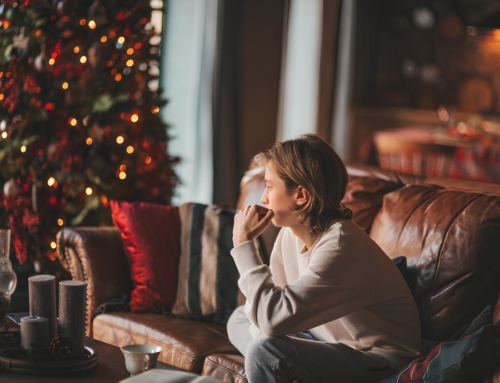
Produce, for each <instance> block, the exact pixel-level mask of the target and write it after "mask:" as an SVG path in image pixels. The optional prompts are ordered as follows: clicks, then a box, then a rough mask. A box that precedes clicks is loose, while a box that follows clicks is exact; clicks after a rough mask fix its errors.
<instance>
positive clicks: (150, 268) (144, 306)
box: [110, 201, 180, 312]
mask: <svg viewBox="0 0 500 383" xmlns="http://www.w3.org/2000/svg"><path fill="white" fill-rule="evenodd" d="M110 205H111V212H112V218H113V222H114V224H115V226H116V227H117V228H118V229H119V230H120V232H121V237H122V241H123V246H124V248H125V253H126V255H127V258H128V261H129V264H130V274H131V277H132V281H133V282H134V289H133V290H132V294H131V299H130V309H131V310H132V311H134V312H140V311H149V310H153V309H171V308H172V305H173V303H174V300H175V290H176V288H177V268H178V260H179V253H180V243H179V237H180V220H179V209H178V208H177V207H173V206H167V205H159V204H153V203H147V202H125V201H111V203H110ZM111 267H113V266H112V265H111Z"/></svg>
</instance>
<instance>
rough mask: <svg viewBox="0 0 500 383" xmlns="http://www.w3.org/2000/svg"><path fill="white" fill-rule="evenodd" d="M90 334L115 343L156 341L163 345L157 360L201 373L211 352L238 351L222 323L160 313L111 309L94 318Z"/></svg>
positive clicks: (106, 341) (116, 344)
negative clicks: (115, 310) (111, 311)
mask: <svg viewBox="0 0 500 383" xmlns="http://www.w3.org/2000/svg"><path fill="white" fill-rule="evenodd" d="M93 337H94V339H97V340H100V341H102V342H105V343H110V344H113V345H115V346H119V347H122V346H125V345H128V344H146V343H147V344H155V345H158V346H161V347H162V348H163V350H162V352H161V354H160V355H159V357H158V360H159V361H161V362H164V363H167V364H170V365H172V366H175V367H178V368H181V369H183V370H186V371H190V372H196V373H200V372H201V370H202V366H203V361H204V360H205V357H206V356H207V355H210V354H212V353H233V354H235V353H238V351H237V350H236V349H235V348H234V346H233V345H232V344H231V343H230V342H229V339H228V338H227V333H226V329H225V327H223V326H220V325H216V324H212V323H207V322H202V321H196V320H186V319H179V318H173V317H169V316H167V315H163V314H139V313H129V312H122V313H111V314H101V315H98V316H97V317H96V318H95V319H94V321H93Z"/></svg>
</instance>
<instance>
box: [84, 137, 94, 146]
mask: <svg viewBox="0 0 500 383" xmlns="http://www.w3.org/2000/svg"><path fill="white" fill-rule="evenodd" d="M92 142H94V141H92V138H90V137H88V138H87V139H86V140H85V143H86V144H87V145H92Z"/></svg>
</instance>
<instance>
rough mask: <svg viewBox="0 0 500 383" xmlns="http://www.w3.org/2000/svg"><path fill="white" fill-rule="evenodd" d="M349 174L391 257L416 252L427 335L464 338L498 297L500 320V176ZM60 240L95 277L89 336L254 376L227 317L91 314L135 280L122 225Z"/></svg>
mask: <svg viewBox="0 0 500 383" xmlns="http://www.w3.org/2000/svg"><path fill="white" fill-rule="evenodd" d="M348 173H349V177H350V181H349V185H348V189H347V193H346V197H345V200H344V202H345V204H346V205H348V206H349V207H350V208H351V209H352V210H353V213H354V216H353V219H354V221H355V222H356V223H357V224H358V225H359V226H361V227H362V228H364V229H365V230H366V231H367V232H368V233H369V234H370V236H371V237H372V238H373V239H374V240H375V241H376V242H377V243H378V244H379V245H380V246H381V247H382V249H384V250H385V252H386V253H387V255H388V256H389V257H391V258H394V257H397V256H405V257H407V262H408V274H407V281H408V284H409V285H410V288H411V290H412V292H413V294H414V296H415V299H416V302H417V305H418V308H419V311H420V317H421V324H422V334H423V337H424V338H425V339H428V340H434V341H442V340H446V339H450V338H458V337H459V336H460V335H461V334H462V333H463V332H464V330H465V329H466V328H467V326H468V325H469V324H470V323H471V322H472V321H473V319H474V318H475V317H476V316H477V315H478V314H479V313H480V312H481V311H482V310H483V309H484V308H485V307H487V306H488V305H491V304H493V305H494V304H495V302H498V303H497V304H496V309H495V312H494V320H495V321H500V301H499V292H500V185H490V184H483V183H477V182H467V181H457V180H450V179H438V178H426V177H420V176H411V175H404V174H399V173H395V172H392V171H385V170H381V169H378V168H372V167H366V166H357V165H352V166H348ZM247 182H249V184H247ZM259 182H261V181H260V179H259V175H258V174H254V175H253V176H252V177H250V178H248V177H247V179H246V180H245V179H244V183H245V185H244V186H245V188H247V189H252V188H253V187H255V185H254V183H257V184H258V183H259ZM252 183H253V184H252ZM257 187H258V186H257ZM245 188H244V189H245ZM243 194H244V193H243ZM240 201H243V202H241V203H244V201H245V195H243V196H242V199H240ZM272 235H273V234H271V235H270V236H271V237H272ZM268 240H272V238H268ZM57 244H58V251H59V256H60V261H61V262H62V264H63V265H64V267H65V268H66V269H67V270H68V271H69V272H70V273H71V275H72V276H73V278H74V279H77V280H84V281H87V283H88V299H87V335H89V336H92V337H94V338H96V339H98V340H101V341H104V342H107V343H111V344H114V345H117V346H121V345H125V344H129V343H145V342H148V343H155V344H158V345H160V346H162V347H163V352H162V354H161V355H160V358H159V360H161V361H163V362H165V363H168V364H171V365H174V366H177V367H179V368H181V369H183V370H186V371H191V372H196V373H199V374H202V375H206V376H211V377H213V378H216V379H219V380H221V381H224V382H246V381H247V380H246V378H245V372H244V359H243V357H242V356H241V355H239V354H238V352H237V350H236V349H235V348H234V347H233V346H232V345H231V344H230V343H229V341H228V339H227V336H226V330H225V328H224V327H222V326H219V325H215V324H210V323H207V322H201V321H195V320H184V319H178V318H173V317H169V316H166V315H162V314H140V313H130V312H115V313H107V314H101V315H98V316H96V317H95V318H94V319H93V320H92V318H91V316H92V313H93V311H94V310H95V308H96V307H97V306H98V305H99V304H101V303H103V302H106V301H108V300H110V299H112V298H114V297H119V296H121V295H122V294H123V293H129V292H130V291H131V289H132V282H131V279H130V276H129V267H128V264H127V260H126V257H125V253H124V249H123V246H122V243H121V237H120V233H119V231H118V230H117V229H115V228H114V227H100V228H89V227H74V228H70V227H67V228H64V229H62V230H61V231H60V232H59V234H58V239H57ZM380 277H381V278H383V277H384V276H382V275H381V276H380ZM493 307H495V306H493Z"/></svg>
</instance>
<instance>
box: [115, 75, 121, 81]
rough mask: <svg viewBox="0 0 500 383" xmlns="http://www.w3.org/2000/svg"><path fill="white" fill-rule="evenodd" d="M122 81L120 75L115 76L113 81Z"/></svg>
mask: <svg viewBox="0 0 500 383" xmlns="http://www.w3.org/2000/svg"><path fill="white" fill-rule="evenodd" d="M121 79H122V75H121V74H120V73H118V74H117V75H116V76H115V81H121Z"/></svg>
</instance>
